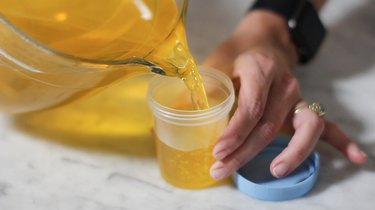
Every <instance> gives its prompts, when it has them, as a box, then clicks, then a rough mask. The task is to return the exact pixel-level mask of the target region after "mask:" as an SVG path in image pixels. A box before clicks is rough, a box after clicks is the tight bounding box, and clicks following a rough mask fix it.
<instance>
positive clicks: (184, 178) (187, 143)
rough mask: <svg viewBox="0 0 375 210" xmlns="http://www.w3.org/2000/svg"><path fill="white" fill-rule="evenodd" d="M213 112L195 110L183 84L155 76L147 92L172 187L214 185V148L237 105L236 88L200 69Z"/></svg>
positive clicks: (226, 79) (161, 160) (164, 168)
mask: <svg viewBox="0 0 375 210" xmlns="http://www.w3.org/2000/svg"><path fill="white" fill-rule="evenodd" d="M199 69H200V73H201V76H202V80H203V84H204V86H205V88H206V92H207V98H208V102H209V105H210V108H208V109H204V110H194V109H193V105H192V102H191V100H190V93H189V90H188V89H187V87H186V86H185V84H184V82H182V81H181V79H178V78H175V77H165V76H155V78H154V79H153V80H152V81H151V83H150V86H149V89H148V99H147V100H148V103H149V106H150V108H151V110H152V113H153V116H154V132H155V135H154V136H155V142H156V148H157V157H158V162H159V167H160V172H161V175H162V176H163V178H164V179H165V180H166V181H168V182H169V183H171V184H173V185H175V186H178V187H183V188H202V187H207V186H210V185H212V184H214V183H215V180H214V179H212V178H211V176H210V174H209V169H210V167H211V165H212V163H213V162H214V161H215V160H214V157H213V156H212V148H213V146H214V144H215V143H216V141H217V139H218V138H219V136H220V135H221V133H222V131H223V130H224V128H225V127H226V125H227V123H228V118H229V112H230V110H231V108H232V106H233V103H234V99H235V96H234V89H233V84H232V82H231V80H230V78H229V77H228V76H226V75H225V74H224V73H222V72H219V71H217V70H213V69H209V68H207V67H199Z"/></svg>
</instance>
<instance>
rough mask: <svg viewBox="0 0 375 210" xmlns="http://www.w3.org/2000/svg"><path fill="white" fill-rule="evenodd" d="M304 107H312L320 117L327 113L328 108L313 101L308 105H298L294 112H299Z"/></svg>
mask: <svg viewBox="0 0 375 210" xmlns="http://www.w3.org/2000/svg"><path fill="white" fill-rule="evenodd" d="M304 108H308V109H310V110H311V111H313V112H315V113H316V114H317V115H318V116H319V117H323V116H324V115H325V114H326V109H325V108H324V106H323V105H321V104H320V103H318V102H312V103H310V104H308V105H305V106H302V107H298V108H296V109H295V110H294V114H298V113H299V112H301V110H302V109H304Z"/></svg>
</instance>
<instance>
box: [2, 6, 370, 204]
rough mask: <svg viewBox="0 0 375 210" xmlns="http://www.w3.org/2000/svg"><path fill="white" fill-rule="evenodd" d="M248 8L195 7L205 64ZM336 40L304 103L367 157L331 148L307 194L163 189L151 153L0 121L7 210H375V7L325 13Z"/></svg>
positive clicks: (198, 47)
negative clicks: (261, 196) (58, 138)
mask: <svg viewBox="0 0 375 210" xmlns="http://www.w3.org/2000/svg"><path fill="white" fill-rule="evenodd" d="M248 5H249V1H248V0H234V1H225V0H216V1H213V0H211V1H208V0H207V1H198V0H195V1H194V0H192V1H191V5H190V11H189V16H188V34H189V39H190V43H191V49H192V51H193V54H194V55H195V56H196V57H197V58H198V60H199V61H202V60H203V58H204V56H206V55H207V54H208V53H209V51H210V50H212V49H213V48H214V47H215V46H216V45H217V44H218V43H219V42H220V40H222V39H223V38H224V37H226V36H227V35H228V34H229V33H230V31H231V30H232V28H233V27H234V24H235V23H236V22H237V21H238V20H239V19H240V18H241V15H242V14H243V13H244V11H245V10H246V8H247V7H248ZM322 18H323V21H324V22H325V23H326V25H327V26H328V28H329V36H328V38H327V39H326V42H325V44H324V47H323V49H322V51H321V52H320V54H319V56H318V57H317V59H316V60H315V61H314V62H313V63H311V64H310V65H309V66H306V67H303V68H299V69H297V70H296V72H297V74H298V77H299V78H300V80H301V83H302V89H303V93H304V95H305V97H306V98H307V99H309V100H317V101H320V102H322V103H324V104H325V106H326V108H327V109H328V116H327V117H328V118H329V119H332V120H334V121H336V122H337V123H338V124H339V125H340V126H341V127H342V128H344V129H345V130H346V131H347V133H348V134H349V135H350V136H352V137H353V138H355V139H356V140H357V141H358V142H359V143H360V144H361V145H362V146H363V147H364V148H365V150H366V151H367V152H368V154H370V157H369V162H368V163H367V164H366V165H364V166H360V167H359V166H355V165H352V164H350V163H349V162H348V161H346V160H345V159H343V157H342V156H341V155H340V154H339V153H337V152H336V151H334V150H333V149H331V148H329V147H327V146H326V145H324V144H321V145H319V146H318V151H319V152H320V154H321V158H322V163H321V172H320V178H319V180H318V183H317V185H316V186H315V188H314V189H313V190H312V191H311V192H310V193H309V194H308V195H306V196H304V197H302V198H299V199H295V200H291V201H285V202H265V201H259V200H255V199H252V198H250V197H247V196H245V195H243V194H241V193H240V192H238V191H237V190H236V189H235V188H234V186H233V185H232V184H231V183H229V182H228V183H224V184H222V185H219V186H216V187H212V188H209V189H203V190H193V191H191V190H184V189H178V188H175V187H173V186H171V185H169V184H167V183H165V182H164V181H163V179H162V178H161V177H160V175H159V172H158V167H157V163H156V160H155V156H154V153H153V152H148V153H147V154H146V155H131V154H127V153H124V154H122V153H119V152H112V153H111V152H99V151H95V150H91V149H84V148H77V147H72V146H69V145H64V144H60V143H56V142H54V141H48V140H46V139H45V138H46V137H40V136H35V135H31V134H29V133H28V132H25V131H23V130H21V129H19V128H17V126H14V124H13V123H12V120H11V118H10V116H6V115H4V114H0V209H1V210H24V209H25V210H51V209H54V210H70V209H75V210H81V209H82V210H83V209H84V210H120V209H121V210H124V209H132V210H134V209H181V210H184V209H200V210H201V209H202V210H203V209H215V210H230V209H243V210H245V209H246V210H249V209H256V210H262V209H278V210H283V209H288V210H289V209H304V210H308V209H314V210H316V209H342V210H344V209H348V210H349V209H350V210H352V209H361V210H366V209H368V210H370V209H375V200H374V198H373V197H374V195H375V185H374V183H375V162H374V161H375V129H374V128H375V119H374V117H375V109H374V108H373V107H374V105H375V97H374V94H375V82H374V81H375V1H372V0H367V1H366V0H357V1H353V0H331V1H330V3H329V4H328V5H327V6H326V8H325V9H324V10H323V11H322Z"/></svg>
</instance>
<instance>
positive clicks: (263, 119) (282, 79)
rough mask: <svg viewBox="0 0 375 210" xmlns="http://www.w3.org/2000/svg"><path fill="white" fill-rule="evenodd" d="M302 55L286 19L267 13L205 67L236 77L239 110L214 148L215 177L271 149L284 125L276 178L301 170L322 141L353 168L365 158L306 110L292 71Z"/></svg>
mask: <svg viewBox="0 0 375 210" xmlns="http://www.w3.org/2000/svg"><path fill="white" fill-rule="evenodd" d="M296 63H297V53H296V50H295V48H294V46H293V44H292V42H291V40H290V37H289V32H288V29H287V27H286V23H285V21H284V20H283V18H281V17H279V16H278V15H276V14H274V13H271V12H267V11H253V12H251V13H249V14H248V15H247V16H246V17H245V18H244V19H243V20H242V21H241V22H240V24H239V25H238V26H237V28H236V30H235V31H234V33H233V34H232V35H231V37H230V38H228V39H227V40H226V41H225V42H224V43H223V44H222V45H220V46H219V48H218V49H216V50H215V51H214V52H213V53H212V54H211V55H210V56H209V57H208V59H207V61H206V65H209V66H213V67H216V68H218V69H221V70H222V71H224V72H225V73H227V74H228V75H230V76H232V78H233V81H234V84H235V88H236V90H237V91H238V102H237V109H236V110H235V112H234V114H233V117H232V118H231V120H230V122H229V125H228V127H227V128H226V130H225V131H224V133H223V134H222V136H221V138H220V139H219V140H218V142H217V143H216V145H215V147H214V149H213V155H214V157H215V158H216V162H215V163H214V164H213V165H212V167H211V171H210V173H211V176H212V177H213V178H215V179H222V178H225V177H227V176H229V175H230V174H232V173H233V172H234V171H235V170H237V169H238V168H240V167H241V166H242V165H244V164H245V163H246V162H247V161H249V160H250V159H252V158H253V157H254V156H255V155H256V154H257V153H258V152H260V151H261V150H262V149H263V148H264V147H265V146H267V145H268V144H269V143H270V142H271V140H272V139H273V138H274V137H275V136H276V134H277V133H278V132H279V130H280V128H281V127H282V126H283V125H291V126H293V128H294V130H295V132H294V134H293V137H292V139H291V142H290V144H289V145H288V147H287V148H285V149H284V151H283V152H282V153H281V154H280V155H278V156H277V157H276V158H275V159H274V160H273V161H272V163H271V165H270V171H271V173H272V174H273V175H274V176H275V177H282V176H285V175H287V174H289V173H290V172H292V171H293V170H294V169H295V168H296V167H297V166H299V165H300V164H301V163H302V162H303V161H304V160H305V158H306V157H307V156H308V155H309V154H310V153H311V151H312V150H313V149H314V147H315V145H316V143H317V141H318V140H319V139H320V138H322V139H324V140H325V141H326V142H328V143H329V144H331V145H332V146H333V147H335V148H336V149H338V150H340V151H341V152H342V153H343V154H344V155H345V156H346V157H347V158H348V159H349V160H351V161H352V162H354V163H363V162H365V161H366V160H367V156H366V154H365V153H364V152H363V151H361V150H360V149H359V147H358V146H357V145H356V144H355V143H354V142H353V141H352V140H351V139H349V138H348V137H347V136H346V135H345V134H344V133H343V132H342V131H341V130H340V129H339V128H337V127H336V126H335V124H333V123H331V122H328V121H327V120H324V119H323V118H321V117H319V116H318V115H317V114H316V113H315V112H313V111H311V110H310V109H308V108H301V109H300V111H299V112H298V113H297V114H294V111H295V109H296V108H300V107H306V106H307V103H306V102H305V101H303V97H302V96H301V92H300V90H299V83H298V81H297V79H296V78H295V77H294V75H293V72H292V69H293V68H294V67H295V65H296Z"/></svg>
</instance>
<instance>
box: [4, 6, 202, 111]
mask: <svg viewBox="0 0 375 210" xmlns="http://www.w3.org/2000/svg"><path fill="white" fill-rule="evenodd" d="M0 12H1V14H2V15H3V16H4V17H5V18H6V19H7V20H9V21H10V22H11V23H12V24H14V25H15V26H16V27H17V28H18V29H19V30H20V31H22V32H25V33H26V34H27V35H29V36H30V37H32V38H33V39H34V40H36V41H37V42H39V43H42V44H43V45H46V46H48V47H49V48H50V49H53V50H56V51H59V52H63V53H65V54H68V55H72V56H75V57H78V58H83V59H88V60H95V62H99V63H100V62H104V63H110V64H113V63H121V62H123V61H124V60H127V59H129V58H134V57H137V58H141V59H145V60H147V61H151V62H153V63H155V64H156V65H159V66H160V67H161V68H162V69H163V70H164V73H165V74H167V75H169V76H178V77H181V78H182V79H183V80H184V81H185V82H186V84H187V86H188V87H189V89H191V91H192V95H191V97H192V99H193V100H194V101H195V108H196V109H204V108H207V101H206V99H205V93H204V88H203V86H202V84H201V82H200V75H199V72H198V70H197V68H196V65H195V63H194V60H193V58H192V56H191V55H190V52H189V50H188V47H187V42H186V37H185V29H184V22H183V18H182V17H183V16H184V14H183V15H181V16H180V14H179V10H178V8H177V5H176V3H175V1H174V0H160V1H154V0H108V1H102V0H81V1H76V0H54V1H50V0H21V1H14V0H0ZM180 17H181V18H180ZM7 42H12V40H7ZM93 65H94V64H93ZM45 71H46V72H22V73H20V72H18V71H16V70H14V69H10V68H8V67H7V66H2V65H0V109H2V110H5V111H10V112H24V111H29V110H30V111H32V110H37V109H42V108H46V107H50V106H54V105H58V104H62V103H64V102H66V101H71V100H73V99H77V98H80V97H82V96H83V95H84V94H86V93H87V92H89V91H93V90H95V89H98V88H99V87H103V86H106V85H108V84H110V83H113V82H114V81H116V80H120V79H121V78H123V77H124V76H127V75H130V74H132V73H137V72H145V71H147V68H145V67H144V66H140V65H138V66H125V67H124V69H123V70H121V71H105V69H104V70H102V71H98V72H90V73H86V74H84V73H79V74H78V73H77V71H78V70H76V69H75V70H72V72H55V71H54V69H52V68H51V69H45ZM51 72H53V74H49V73H51ZM61 84H62V85H61Z"/></svg>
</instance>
